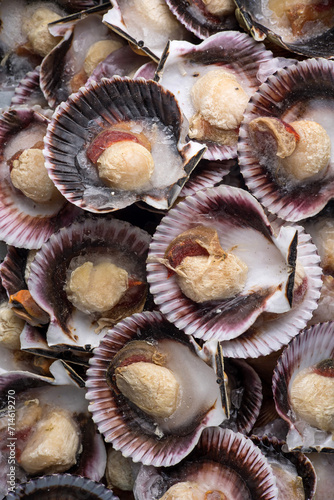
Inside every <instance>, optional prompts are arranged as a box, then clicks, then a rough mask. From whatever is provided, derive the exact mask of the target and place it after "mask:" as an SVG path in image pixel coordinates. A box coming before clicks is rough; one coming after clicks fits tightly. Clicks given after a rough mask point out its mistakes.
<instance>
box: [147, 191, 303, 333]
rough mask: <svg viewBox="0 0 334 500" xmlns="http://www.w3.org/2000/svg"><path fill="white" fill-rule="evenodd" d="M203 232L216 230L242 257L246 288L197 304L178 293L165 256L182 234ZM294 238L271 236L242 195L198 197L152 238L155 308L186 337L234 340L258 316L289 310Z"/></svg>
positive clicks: (289, 233)
mask: <svg viewBox="0 0 334 500" xmlns="http://www.w3.org/2000/svg"><path fill="white" fill-rule="evenodd" d="M202 226H204V228H206V227H209V228H214V229H215V230H216V231H217V233H218V236H219V240H220V244H221V247H222V248H223V249H224V250H225V251H226V252H231V253H232V254H234V255H236V256H237V257H240V259H242V260H243V261H244V262H245V263H246V265H247V267H248V271H247V272H248V274H247V276H248V277H247V279H246V282H245V284H244V285H243V288H241V290H240V291H239V292H236V293H235V294H234V296H233V295H232V296H231V297H229V298H223V299H216V300H215V299H213V300H208V299H206V300H203V301H202V302H195V301H194V300H193V299H191V298H188V296H186V295H185V294H184V293H183V292H182V291H181V288H180V286H179V282H178V279H177V276H176V274H175V273H174V272H172V273H171V274H170V270H169V269H167V267H166V265H165V262H166V258H165V252H166V251H167V249H168V248H169V245H170V244H171V242H172V241H173V240H174V239H175V238H176V237H178V236H179V235H180V234H182V233H183V232H185V231H187V230H190V229H191V228H196V227H199V228H200V227H202ZM282 229H283V228H282ZM186 234H187V233H186ZM295 237H296V232H295V229H293V228H292V227H287V228H284V229H283V231H282V230H281V232H280V233H279V235H278V236H277V237H276V236H274V231H273V229H272V227H271V226H270V224H269V221H268V219H267V218H266V216H265V214H264V212H263V211H262V207H261V206H260V205H259V204H258V202H257V201H256V200H255V199H254V198H253V197H252V196H251V195H250V194H249V193H247V192H246V191H244V190H242V189H238V188H234V187H229V186H219V187H216V188H212V189H206V190H203V191H199V192H198V193H196V195H194V196H191V197H187V198H186V199H185V201H183V202H180V203H179V204H178V205H177V207H176V208H174V209H172V210H170V211H169V213H168V215H167V216H166V217H165V218H164V219H163V220H162V222H161V224H160V225H159V226H158V228H157V231H156V233H155V234H154V236H153V239H152V243H151V245H150V251H149V257H148V265H147V271H148V282H149V283H150V290H151V293H152V295H153V297H154V300H155V303H156V304H157V305H158V307H159V309H160V310H161V312H163V313H164V314H165V315H166V317H167V319H168V320H169V321H170V322H172V323H174V324H175V325H176V326H177V327H178V328H180V329H183V330H184V331H185V332H186V333H187V334H188V335H194V336H195V337H197V338H202V339H204V340H211V339H215V340H229V339H231V338H235V337H237V336H239V335H240V334H241V333H243V332H244V331H246V330H247V328H249V326H251V325H252V324H253V323H254V321H255V320H256V318H257V317H258V316H260V314H261V313H262V312H264V311H271V312H273V311H274V310H276V311H277V312H280V313H281V312H283V311H285V312H286V311H288V310H290V305H289V298H288V297H289V294H290V292H289V289H290V285H291V283H290V285H289V276H290V273H291V270H292V268H291V267H290V264H288V262H290V263H291V264H292V265H294V257H293V256H292V255H293V254H294V256H295V253H294V252H295V246H296V243H297V242H296V240H295ZM195 241H196V239H195ZM283 242H284V243H283ZM254 248H256V260H257V262H260V261H261V269H262V271H261V273H260V272H259V271H258V270H257V265H256V262H254V261H253V260H252V258H251V256H252V255H255V254H254ZM279 249H280V250H279ZM281 252H282V253H281ZM186 253H187V250H185V251H184V252H183V255H184V254H186ZM202 253H203V252H202ZM195 255H196V254H195ZM197 255H198V254H197ZM260 255H261V257H259V256H260ZM269 255H270V258H269ZM181 256H182V254H181ZM268 258H269V261H270V264H269V261H267V259H268ZM164 259H165V260H164ZM249 259H250V260H249ZM274 262H275V264H274ZM264 269H266V271H265V272H264ZM260 275H261V276H263V277H264V278H265V281H264V282H261V279H260ZM278 277H279V279H278V280H277V278H278ZM282 279H283V281H282ZM209 296H210V294H209V295H208V297H209ZM276 299H277V300H276Z"/></svg>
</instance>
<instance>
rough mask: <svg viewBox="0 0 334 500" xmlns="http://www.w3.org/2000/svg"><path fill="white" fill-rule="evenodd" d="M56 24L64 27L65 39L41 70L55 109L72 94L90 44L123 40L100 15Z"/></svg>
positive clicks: (47, 57) (50, 103)
mask: <svg viewBox="0 0 334 500" xmlns="http://www.w3.org/2000/svg"><path fill="white" fill-rule="evenodd" d="M55 27H56V28H57V29H61V28H62V29H63V30H64V33H63V35H64V36H63V39H62V40H61V41H60V42H59V43H58V45H57V46H56V47H54V49H53V50H51V52H49V54H48V55H47V56H46V57H45V58H44V59H43V61H42V63H41V69H40V84H41V89H42V91H43V94H44V96H45V99H46V100H47V102H48V103H49V106H50V107H51V108H53V109H55V107H56V106H58V104H60V103H61V102H63V101H66V100H67V99H68V97H69V96H70V94H72V92H73V90H72V86H71V79H72V78H73V77H74V76H75V75H77V74H79V73H80V72H81V71H82V69H83V65H84V60H85V57H86V54H87V52H88V49H89V47H90V46H91V45H93V43H95V42H97V41H99V40H107V39H111V40H118V41H119V40H121V39H120V38H119V37H117V35H115V34H113V33H111V32H110V30H108V29H107V27H106V26H105V25H104V24H102V20H101V18H100V16H97V15H90V16H87V17H86V16H83V18H82V19H79V20H78V21H77V22H75V23H73V22H72V23H64V24H63V25H62V24H60V25H58V24H56V25H55ZM112 76H113V75H112ZM87 80H88V76H87V75H86V81H87ZM83 84H84V82H82V85H83Z"/></svg>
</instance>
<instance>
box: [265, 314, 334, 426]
mask: <svg viewBox="0 0 334 500" xmlns="http://www.w3.org/2000/svg"><path fill="white" fill-rule="evenodd" d="M333 358H334V322H326V323H320V324H317V325H313V326H311V327H310V328H308V329H306V330H303V331H302V332H300V333H299V335H297V336H296V337H295V338H294V339H292V341H291V342H290V343H289V345H288V346H287V347H286V348H285V349H284V351H283V353H282V355H281V356H280V358H279V359H278V361H277V365H276V368H275V369H274V374H273V379H272V390H273V396H274V401H275V406H276V410H277V413H278V414H279V415H280V416H281V417H282V418H283V419H284V420H285V421H286V422H288V424H289V426H290V429H294V428H295V424H296V422H297V417H296V415H295V413H294V411H293V408H292V406H291V403H290V398H289V383H290V381H291V379H292V377H293V376H294V373H295V372H296V371H297V370H298V371H299V370H302V369H304V368H307V367H310V366H313V365H315V364H317V363H318V362H320V361H323V360H324V359H333Z"/></svg>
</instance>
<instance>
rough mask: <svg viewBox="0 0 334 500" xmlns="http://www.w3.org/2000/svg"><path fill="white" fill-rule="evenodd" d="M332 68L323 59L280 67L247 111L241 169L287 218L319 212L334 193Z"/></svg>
mask: <svg viewBox="0 0 334 500" xmlns="http://www.w3.org/2000/svg"><path fill="white" fill-rule="evenodd" d="M333 70H334V64H333V62H332V61H326V60H324V59H308V60H305V61H301V62H298V63H296V64H294V65H291V66H289V67H288V68H285V69H281V70H279V71H278V72H277V73H276V74H275V75H274V76H271V77H269V78H268V79H267V81H266V82H265V83H263V84H262V85H261V86H260V88H259V90H258V91H257V92H256V93H255V94H254V95H253V97H252V98H251V100H250V102H249V104H248V106H247V109H246V112H245V116H244V120H243V123H242V125H241V128H240V136H239V143H238V158H239V164H240V170H241V173H242V175H243V176H244V179H245V182H246V185H247V187H248V188H249V189H250V191H251V192H252V193H253V194H254V196H256V198H257V199H258V200H259V201H260V202H261V203H262V204H263V205H264V206H265V207H266V208H267V209H268V210H269V211H270V212H272V213H275V214H276V215H278V216H279V217H281V218H282V219H284V220H288V221H299V220H302V219H306V218H307V217H311V216H314V215H316V214H317V213H319V212H320V211H321V210H322V209H323V208H324V207H325V205H326V204H327V203H328V202H329V200H330V199H331V198H332V197H333V193H334V187H333V186H334V184H333V178H334V177H333V175H334V174H333V172H334V170H333V158H332V157H333V151H332V150H333V147H332V142H333V139H332V138H333V124H334V118H333V117H334V114H333V109H334V108H333V100H332V87H333ZM289 144H290V145H289Z"/></svg>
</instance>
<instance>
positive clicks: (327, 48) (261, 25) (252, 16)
mask: <svg viewBox="0 0 334 500" xmlns="http://www.w3.org/2000/svg"><path fill="white" fill-rule="evenodd" d="M235 3H236V5H237V7H238V9H237V11H236V17H237V19H238V20H239V22H240V24H241V25H242V27H243V28H246V29H247V30H248V31H249V32H250V33H251V35H252V36H253V37H254V38H255V40H257V41H261V42H262V41H263V40H264V39H265V38H266V37H267V38H268V40H270V41H271V42H273V43H275V44H277V45H279V46H282V47H284V48H285V49H287V50H289V51H291V52H294V53H296V54H302V55H304V56H307V57H327V58H331V57H332V56H333V54H334V52H333V42H334V29H333V26H330V27H328V28H326V27H325V26H324V25H323V24H321V22H320V23H319V21H318V23H317V24H318V25H316V24H315V23H313V24H314V26H313V28H316V30H314V29H312V22H311V23H310V22H307V23H306V24H305V26H304V36H301V35H296V36H295V37H292V36H291V28H290V29H288V28H281V29H280V28H279V26H277V21H275V20H274V19H271V16H272V11H270V10H269V12H268V4H267V3H266V2H264V1H262V2H256V3H254V2H253V1H251V0H235ZM309 5H311V6H312V4H309ZM314 5H316V4H314ZM326 5H328V7H329V8H332V4H331V3H327V4H326V3H321V4H320V6H321V7H322V8H323V9H325V8H326ZM305 6H306V7H307V4H305ZM292 7H297V8H298V5H297V4H292ZM302 7H303V6H302ZM318 12H319V13H320V14H321V9H320V10H319V11H318ZM324 12H325V11H324ZM295 14H297V16H296V19H297V20H299V21H300V19H301V16H302V15H303V8H301V9H300V10H299V12H298V11H296V12H295ZM329 15H330V11H329V13H328V18H329V19H330V17H329ZM313 21H314V20H313Z"/></svg>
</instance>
